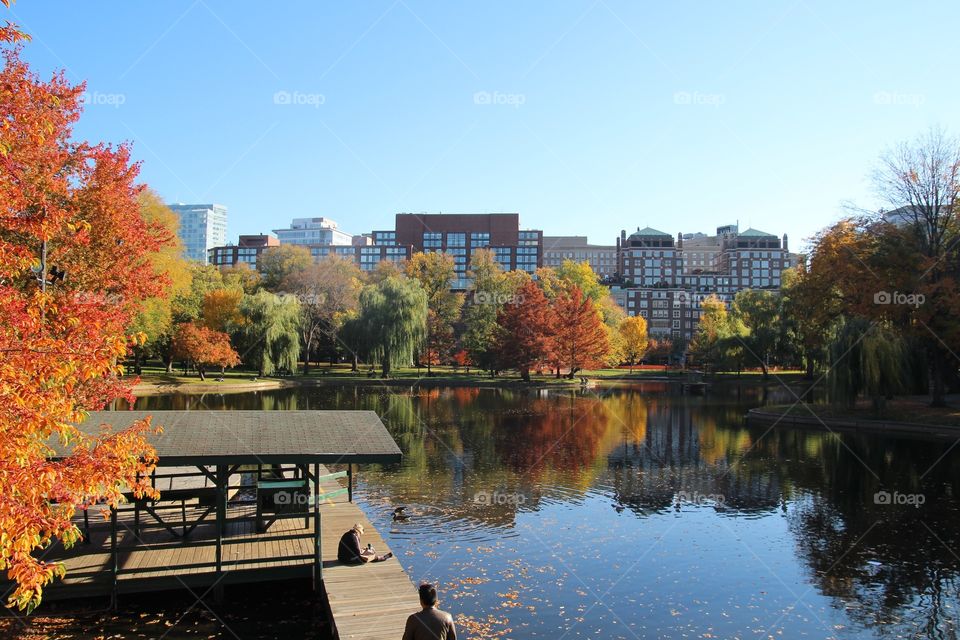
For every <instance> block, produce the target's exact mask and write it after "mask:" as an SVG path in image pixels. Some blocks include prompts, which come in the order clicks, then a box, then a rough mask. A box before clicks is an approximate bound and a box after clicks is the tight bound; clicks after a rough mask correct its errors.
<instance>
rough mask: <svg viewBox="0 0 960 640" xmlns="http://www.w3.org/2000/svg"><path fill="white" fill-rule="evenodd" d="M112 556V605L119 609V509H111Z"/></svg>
mask: <svg viewBox="0 0 960 640" xmlns="http://www.w3.org/2000/svg"><path fill="white" fill-rule="evenodd" d="M110 555H111V556H112V563H113V588H112V589H111V591H110V605H111V607H112V608H113V609H114V610H116V609H117V587H118V582H119V580H120V577H119V574H120V552H119V550H118V549H117V508H116V507H110Z"/></svg>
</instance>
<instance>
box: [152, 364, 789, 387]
mask: <svg viewBox="0 0 960 640" xmlns="http://www.w3.org/2000/svg"><path fill="white" fill-rule="evenodd" d="M302 370H303V369H302V365H301V366H300V367H298V369H297V372H296V373H295V374H294V375H292V376H278V375H271V376H264V377H259V375H258V372H257V371H253V370H249V369H228V370H227V371H226V372H225V373H223V374H221V373H220V372H219V371H218V370H213V371H209V372H207V374H206V379H205V380H200V376H199V375H197V373H196V372H195V371H193V370H191V371H190V372H188V373H187V375H183V369H181V368H177V367H175V368H174V369H173V372H172V373H167V371H166V368H165V367H164V366H162V365H161V364H159V363H148V364H146V365H144V366H143V368H142V373H141V376H140V377H141V382H142V383H144V384H154V385H196V384H205V385H211V384H212V385H216V384H220V383H219V382H218V378H223V381H222V384H230V385H238V384H240V385H242V384H251V385H253V384H255V383H256V382H262V381H263V380H267V379H269V380H284V381H290V382H294V383H296V382H298V381H314V380H316V381H322V380H327V381H331V382H333V381H341V382H350V383H367V382H369V383H370V384H376V383H377V382H378V381H382V379H381V378H380V369H379V368H378V367H377V368H374V375H373V376H371V375H370V366H369V365H362V366H361V367H360V370H359V371H351V370H350V364H349V363H341V364H336V365H329V364H321V365H313V366H311V367H310V372H309V373H308V374H307V375H304V374H303V373H302ZM688 373H689V372H685V371H682V370H679V369H667V368H666V367H662V366H658V365H637V366H635V367H633V368H631V367H626V366H625V367H619V368H608V369H589V370H585V371H580V372H578V373H577V375H576V376H574V378H573V380H570V379H568V378H567V377H566V376H563V377H561V378H559V379H557V378H556V377H555V376H554V375H553V374H551V373H548V372H547V371H544V374H543V375H536V373H532V374H531V379H532V380H531V381H532V382H533V383H535V384H538V385H562V386H563V385H565V386H569V385H570V384H579V380H580V377H585V378H589V379H590V380H595V381H596V380H600V381H603V380H609V381H615V380H649V379H651V378H657V379H662V378H679V377H682V376H684V375H687V374H688ZM802 375H803V372H802V371H777V372H775V373H771V375H770V378H769V381H771V382H775V381H776V380H777V379H778V378H780V379H784V378H787V379H797V378H799V377H800V376H802ZM708 378H724V379H726V378H736V379H744V380H760V379H761V378H762V375H761V373H760V372H759V371H744V372H741V373H739V374H738V373H736V372H719V373H713V374H709V375H708ZM390 379H391V380H397V381H405V380H409V381H410V382H411V383H412V382H414V381H416V380H430V381H431V382H432V383H433V384H442V383H450V384H458V385H474V384H476V385H490V384H509V383H518V384H519V383H520V377H519V375H517V373H515V372H513V371H509V372H506V373H501V374H500V375H498V376H497V377H495V378H491V377H490V376H489V375H488V374H487V373H486V372H484V371H480V370H477V369H473V368H471V369H470V371H469V373H468V372H467V370H466V369H465V368H462V367H461V368H459V369H454V368H453V367H448V366H439V367H433V368H432V373H431V375H430V376H427V369H426V367H421V368H419V369H418V368H416V367H399V368H394V369H393V371H392V372H391V374H390Z"/></svg>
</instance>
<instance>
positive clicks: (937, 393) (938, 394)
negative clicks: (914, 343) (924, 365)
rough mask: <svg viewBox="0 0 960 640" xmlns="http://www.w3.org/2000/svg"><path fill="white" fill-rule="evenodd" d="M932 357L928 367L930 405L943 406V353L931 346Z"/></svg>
mask: <svg viewBox="0 0 960 640" xmlns="http://www.w3.org/2000/svg"><path fill="white" fill-rule="evenodd" d="M931 352H932V358H931V367H930V396H931V397H930V406H931V407H945V406H947V403H946V399H945V397H944V396H945V394H946V391H945V385H944V378H945V376H944V375H943V370H944V362H943V354H942V353H941V352H940V350H939V349H937V348H936V347H933V348H932V349H931Z"/></svg>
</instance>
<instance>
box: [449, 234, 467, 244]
mask: <svg viewBox="0 0 960 640" xmlns="http://www.w3.org/2000/svg"><path fill="white" fill-rule="evenodd" d="M447 246H448V247H466V246H467V234H466V233H448V234H447Z"/></svg>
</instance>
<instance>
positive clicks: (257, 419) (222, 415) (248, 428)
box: [51, 410, 401, 466]
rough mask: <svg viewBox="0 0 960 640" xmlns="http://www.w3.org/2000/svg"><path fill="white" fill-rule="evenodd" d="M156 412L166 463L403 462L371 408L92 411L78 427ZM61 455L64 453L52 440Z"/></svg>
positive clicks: (89, 429)
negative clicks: (369, 409) (336, 409)
mask: <svg viewBox="0 0 960 640" xmlns="http://www.w3.org/2000/svg"><path fill="white" fill-rule="evenodd" d="M148 416H153V421H152V424H153V425H154V426H161V427H163V433H161V434H159V435H150V436H148V440H149V442H150V444H151V445H153V446H154V448H156V450H157V455H158V456H159V457H160V464H162V465H164V466H172V465H185V464H191V465H193V464H216V463H220V464H227V463H230V464H274V463H281V462H283V463H288V464H294V463H304V464H307V463H309V464H314V463H319V464H332V463H343V464H347V463H355V464H362V463H378V464H388V463H393V462H400V458H401V453H400V449H399V447H397V444H396V443H395V442H394V441H393V438H392V437H391V436H390V434H389V433H388V432H387V429H386V427H384V426H383V423H382V422H380V418H379V417H377V414H376V413H374V412H372V411H206V410H201V411H94V412H91V413H90V415H89V417H88V418H87V420H86V421H84V422H83V423H82V424H80V429H81V430H82V431H84V432H86V433H89V434H97V433H98V432H99V429H100V425H101V424H110V425H112V426H113V428H114V430H115V431H116V430H120V429H125V428H127V427H129V426H130V425H132V424H133V423H134V422H136V421H137V420H142V419H144V418H146V417H148ZM51 446H53V448H54V450H55V451H56V452H57V454H58V455H64V454H65V453H66V451H65V449H64V447H62V446H60V445H59V443H55V444H53V443H52V444H51Z"/></svg>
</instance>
